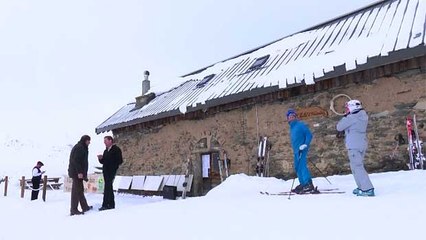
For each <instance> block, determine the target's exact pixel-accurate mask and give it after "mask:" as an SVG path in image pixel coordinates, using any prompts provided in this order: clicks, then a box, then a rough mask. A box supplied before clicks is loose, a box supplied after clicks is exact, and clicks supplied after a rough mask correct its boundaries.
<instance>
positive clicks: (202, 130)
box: [114, 71, 426, 194]
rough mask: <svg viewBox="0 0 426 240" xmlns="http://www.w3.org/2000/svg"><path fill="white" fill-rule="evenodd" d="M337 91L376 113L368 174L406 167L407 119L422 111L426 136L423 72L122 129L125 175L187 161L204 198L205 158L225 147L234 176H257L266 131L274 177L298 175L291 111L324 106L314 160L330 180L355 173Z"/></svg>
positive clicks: (171, 168)
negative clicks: (341, 131)
mask: <svg viewBox="0 0 426 240" xmlns="http://www.w3.org/2000/svg"><path fill="white" fill-rule="evenodd" d="M338 94H347V95H348V96H350V97H351V98H352V99H359V100H361V101H362V103H363V105H364V108H365V109H366V111H367V113H368V114H369V116H370V121H369V126H368V139H369V149H368V151H367V156H366V168H367V170H368V171H369V172H381V171H390V170H400V169H404V168H406V162H407V159H408V152H407V144H405V145H401V146H397V145H396V141H395V140H394V137H395V135H396V134H399V133H400V134H402V136H403V137H404V138H405V140H406V138H407V137H406V136H407V134H406V128H405V118H406V116H407V115H408V114H412V113H414V112H415V113H416V115H417V119H418V125H419V133H420V135H421V138H422V139H424V140H425V139H426V132H425V131H426V127H425V124H426V110H425V105H426V74H424V73H422V74H421V73H419V72H418V71H413V72H405V73H404V74H399V75H394V76H392V77H387V78H380V79H376V80H373V81H371V82H368V83H362V84H349V85H346V86H342V87H339V88H334V89H331V90H327V91H322V92H317V93H315V94H307V95H303V96H299V97H295V98H291V99H289V100H288V101H281V102H278V101H277V102H273V103H268V104H255V105H251V106H247V107H243V108H239V109H235V110H232V111H227V112H220V113H217V114H214V115H213V116H208V117H205V118H204V119H198V120H184V121H178V122H175V123H172V124H165V125H161V126H157V127H155V128H150V129H141V128H139V129H138V128H126V129H118V130H115V131H114V135H115V137H116V140H117V143H118V145H119V146H120V147H121V148H122V150H123V155H124V159H125V163H124V164H123V166H122V167H121V168H120V170H119V171H120V174H126V175H136V174H141V175H142V174H153V175H159V174H183V173H184V169H183V166H184V162H185V161H186V159H187V158H190V159H191V160H192V164H193V169H192V171H193V173H194V179H195V181H196V182H195V183H194V184H195V185H194V188H195V189H196V190H195V191H196V194H197V189H198V188H199V183H197V179H200V178H201V159H200V153H203V152H208V151H213V150H222V149H223V150H226V151H227V153H228V157H229V158H230V159H231V160H232V165H231V168H230V172H231V173H246V174H249V175H254V170H255V164H256V159H257V152H256V151H257V143H258V134H259V135H261V136H268V137H269V139H270V141H271V143H272V149H271V152H270V168H271V170H270V173H271V176H276V177H281V178H290V177H294V171H293V157H292V150H291V148H290V140H289V126H288V124H287V122H286V121H285V120H286V119H285V112H286V111H287V109H288V108H296V109H304V108H307V107H312V106H315V107H320V108H322V109H325V110H326V111H327V113H328V116H320V117H311V118H308V119H306V120H305V122H306V123H307V124H308V125H309V127H310V128H311V130H312V132H313V134H314V138H313V142H312V145H311V150H310V153H309V159H310V160H311V161H312V162H313V163H315V165H316V166H317V167H318V168H319V169H320V170H321V171H322V172H323V173H325V174H327V175H332V174H346V173H349V172H350V169H349V162H348V159H347V155H346V149H345V146H344V140H340V139H337V138H336V131H335V125H336V123H337V121H338V120H339V119H340V116H337V115H336V114H335V113H333V112H332V111H331V110H329V107H330V100H331V99H332V98H333V97H334V96H336V95H338ZM344 100H345V99H344V98H339V99H337V100H336V101H335V105H336V110H338V111H341V110H342V109H340V110H339V108H341V106H342V104H343V102H344ZM415 108H417V109H415ZM310 169H311V172H312V174H313V175H314V176H320V175H321V174H320V173H319V172H317V170H316V169H315V168H314V167H313V166H312V165H310Z"/></svg>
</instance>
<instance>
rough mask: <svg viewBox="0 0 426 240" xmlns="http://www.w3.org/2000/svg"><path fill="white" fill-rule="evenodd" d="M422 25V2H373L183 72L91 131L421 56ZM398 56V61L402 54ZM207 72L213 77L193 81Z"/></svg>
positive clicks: (425, 18) (425, 16) (425, 15)
mask: <svg viewBox="0 0 426 240" xmlns="http://www.w3.org/2000/svg"><path fill="white" fill-rule="evenodd" d="M425 25H426V1H425V0H400V1H397V0H390V1H382V2H378V3H377V4H373V5H370V6H367V7H366V8H364V9H361V10H357V11H355V12H353V13H349V14H347V15H345V16H342V17H340V18H337V19H333V20H331V21H329V22H327V23H324V24H321V25H317V26H316V27H313V28H309V29H307V30H305V31H302V32H299V33H296V34H293V35H290V36H288V37H285V38H283V39H280V40H278V41H275V42H273V43H271V44H269V45H265V46H262V47H260V48H258V49H255V50H253V51H249V52H247V53H246V54H242V55H238V56H236V57H234V58H231V59H227V60H225V61H222V62H219V63H216V64H214V65H211V66H209V67H206V68H204V69H201V70H198V71H196V72H194V73H192V74H190V75H185V76H184V77H183V79H182V80H183V81H184V83H183V84H181V85H180V86H178V87H175V88H173V89H171V90H170V91H168V92H164V93H162V94H160V95H159V96H157V97H156V98H155V99H153V100H152V101H151V102H149V103H148V104H147V105H145V106H143V107H142V108H140V109H138V110H136V111H131V110H132V109H133V108H134V106H135V103H130V104H128V105H126V106H124V107H123V108H121V109H120V110H119V111H118V112H116V113H115V114H114V115H113V116H111V117H110V118H109V119H107V120H106V121H105V122H103V123H102V124H101V125H99V126H98V127H97V128H96V132H97V133H101V132H105V131H109V130H112V129H116V128H120V127H125V126H131V125H134V124H137V123H141V122H147V121H151V120H155V119H160V118H163V117H167V116H175V115H179V114H185V113H186V112H188V111H195V110H197V109H200V108H203V107H209V106H214V105H220V104H223V103H227V102H231V101H235V100H239V99H243V98H247V97H250V96H253V94H264V93H266V92H268V91H269V92H270V91H276V90H278V89H284V88H289V87H291V86H297V85H300V84H307V85H310V84H315V81H316V80H318V79H320V78H323V77H324V76H325V75H326V74H330V73H333V71H334V70H335V68H336V67H337V66H344V68H345V69H346V71H352V70H357V69H359V68H362V67H363V65H364V66H365V65H366V64H368V62H369V59H371V58H379V59H382V62H383V63H384V64H385V63H386V57H387V56H389V55H390V54H395V53H401V52H404V51H409V50H410V49H413V48H414V47H419V46H421V49H422V50H421V51H422V52H421V53H420V54H421V55H424V53H425V52H426V51H425V50H424V49H425V48H424V47H425ZM400 55H401V57H400V58H401V59H399V60H402V57H404V58H406V56H403V54H400ZM396 56H398V54H396ZM262 57H265V58H267V59H266V62H265V63H264V64H263V65H261V66H260V67H257V68H253V67H252V65H253V63H254V62H256V60H258V59H260V58H262ZM412 57H414V55H413V56H412ZM397 58H398V57H397ZM397 60H398V59H397ZM392 61H395V56H393V58H392ZM257 63H259V62H257ZM209 75H213V78H211V79H210V80H209V81H207V82H205V83H204V82H203V84H198V83H200V82H201V81H203V79H204V78H205V77H207V76H209ZM204 80H205V79H204ZM197 84H198V85H197Z"/></svg>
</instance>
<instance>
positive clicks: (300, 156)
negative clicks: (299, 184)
mask: <svg viewBox="0 0 426 240" xmlns="http://www.w3.org/2000/svg"><path fill="white" fill-rule="evenodd" d="M301 158H302V151H300V150H299V158H298V159H297V164H296V167H295V170H296V176H297V170H299V164H300V159H301ZM295 180H296V178H293V182H292V183H291V188H290V191H289V192H290V193H289V194H288V200H290V197H291V190H292V189H293V186H294V181H295Z"/></svg>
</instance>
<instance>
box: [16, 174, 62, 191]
mask: <svg viewBox="0 0 426 240" xmlns="http://www.w3.org/2000/svg"><path fill="white" fill-rule="evenodd" d="M59 179H61V178H60V177H51V178H47V187H48V188H50V189H52V190H53V189H60V188H61V186H62V184H63V183H60V182H59ZM25 183H26V185H25V188H26V189H29V187H32V186H33V184H32V181H31V178H30V179H25ZM20 184H21V186H22V183H20ZM42 186H43V179H41V182H40V187H42Z"/></svg>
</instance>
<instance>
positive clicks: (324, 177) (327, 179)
mask: <svg viewBox="0 0 426 240" xmlns="http://www.w3.org/2000/svg"><path fill="white" fill-rule="evenodd" d="M308 160H309V162H310V163H312V165H314V167H315V168H316V169H317V171H318V172H319V173H320V174H321V175H322V176H323V177H324V178H325V180H327V182H328V183H330V184H331V185H333V184H332V183H331V182H330V181H329V180H328V178H327V177H326V176H325V174H324V173H322V172H321V170H320V169H319V168H318V167H317V165H315V163H314V162H312V160H310V159H308Z"/></svg>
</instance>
